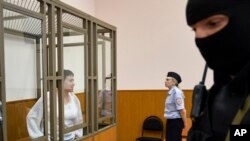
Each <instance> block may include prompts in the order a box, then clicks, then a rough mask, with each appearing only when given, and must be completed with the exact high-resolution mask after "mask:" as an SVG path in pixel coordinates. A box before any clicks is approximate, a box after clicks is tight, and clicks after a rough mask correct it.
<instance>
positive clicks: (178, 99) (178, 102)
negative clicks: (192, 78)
mask: <svg viewBox="0 0 250 141" xmlns="http://www.w3.org/2000/svg"><path fill="white" fill-rule="evenodd" d="M176 103H177V105H179V106H180V105H181V104H182V99H181V98H177V99H176Z"/></svg>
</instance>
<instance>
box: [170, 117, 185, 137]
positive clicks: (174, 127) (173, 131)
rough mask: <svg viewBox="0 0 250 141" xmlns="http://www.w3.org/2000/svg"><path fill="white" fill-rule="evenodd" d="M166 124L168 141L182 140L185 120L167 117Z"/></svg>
mask: <svg viewBox="0 0 250 141" xmlns="http://www.w3.org/2000/svg"><path fill="white" fill-rule="evenodd" d="M166 124H167V125H166V141H181V134H182V129H183V128H184V123H183V120H182V119H181V118H177V119H167V123H166Z"/></svg>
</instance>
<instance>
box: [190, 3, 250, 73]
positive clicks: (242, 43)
mask: <svg viewBox="0 0 250 141" xmlns="http://www.w3.org/2000/svg"><path fill="white" fill-rule="evenodd" d="M216 14H224V15H226V16H228V17H229V22H228V24H227V25H226V26H225V27H224V28H223V29H222V30H220V31H218V32H217V33H215V34H213V35H210V36H208V37H205V38H196V39H195V42H196V45H197V47H198V48H199V50H200V52H201V54H202V56H203V57H204V59H205V60H206V62H207V64H208V66H209V67H210V68H212V69H213V70H214V71H216V70H218V71H220V72H225V73H227V74H228V75H236V74H237V73H238V72H239V71H240V70H241V69H242V68H243V67H244V66H245V65H246V64H247V62H248V61H249V60H250V0H188V3H187V7H186V18H187V23H188V25H190V26H191V25H193V24H195V23H197V22H198V21H200V20H202V19H204V18H207V17H209V16H212V15H216Z"/></svg>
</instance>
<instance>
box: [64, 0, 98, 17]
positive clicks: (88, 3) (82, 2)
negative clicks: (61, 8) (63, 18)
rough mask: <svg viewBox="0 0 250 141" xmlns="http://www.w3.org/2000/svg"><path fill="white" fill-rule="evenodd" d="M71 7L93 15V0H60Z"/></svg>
mask: <svg viewBox="0 0 250 141" xmlns="http://www.w3.org/2000/svg"><path fill="white" fill-rule="evenodd" d="M60 1H62V2H64V3H66V4H68V5H70V6H72V7H75V8H77V9H79V10H81V11H83V12H85V13H87V14H89V15H92V16H94V15H95V0H60Z"/></svg>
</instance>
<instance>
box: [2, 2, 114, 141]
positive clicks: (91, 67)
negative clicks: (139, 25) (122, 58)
mask: <svg viewBox="0 0 250 141" xmlns="http://www.w3.org/2000/svg"><path fill="white" fill-rule="evenodd" d="M0 13H1V15H0V20H1V21H2V22H0V33H1V35H0V102H1V106H0V116H1V117H0V132H1V133H0V138H1V139H0V140H3V141H9V140H19V139H23V138H28V139H29V138H30V137H29V135H28V131H27V125H26V115H27V113H28V112H29V110H30V108H31V107H32V106H33V105H34V104H35V103H36V102H37V100H39V99H41V100H42V107H43V115H42V120H41V121H42V123H41V126H42V127H41V128H42V129H43V133H42V135H41V136H39V137H36V138H35V139H36V140H48V138H50V140H64V135H65V134H67V133H70V132H72V131H75V130H79V129H82V130H80V131H82V134H83V136H82V137H80V138H78V139H77V140H82V139H83V138H85V137H87V136H91V135H92V134H94V133H96V132H101V131H102V130H100V129H103V128H109V127H112V126H114V125H115V124H116V80H117V77H116V76H117V71H116V27H114V26H112V25H110V24H108V23H105V22H103V21H101V20H98V19H97V18H95V17H93V16H91V15H88V14H86V13H84V12H82V11H80V10H77V9H75V8H73V7H71V6H69V5H66V4H65V3H62V2H60V1H59V0H0ZM64 69H71V70H72V71H73V72H74V76H75V83H76V85H75V87H74V90H75V91H74V92H75V94H76V96H77V97H78V98H79V101H80V104H81V113H82V122H81V123H78V124H75V125H73V126H70V127H66V125H65V124H64V120H65V118H66V117H65V113H64V112H65V109H64V97H63V93H64V91H63V89H64V71H63V70H64ZM103 94H104V95H103ZM17 103H18V104H19V105H18V106H16V105H17ZM20 103H21V104H20ZM23 105H25V106H24V107H22V106H23ZM100 105H101V106H100ZM15 107H17V108H16V109H15ZM19 112H20V115H16V116H15V114H19ZM13 114H14V116H13ZM18 122H20V123H18Z"/></svg>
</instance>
